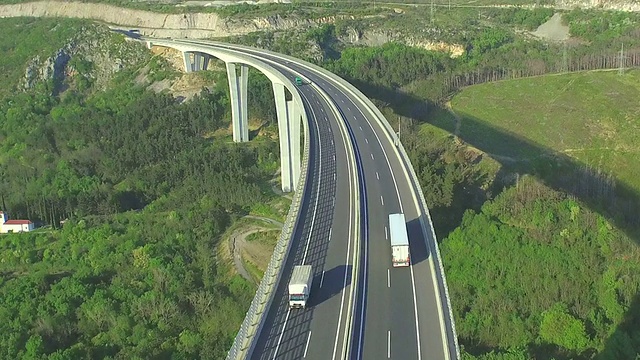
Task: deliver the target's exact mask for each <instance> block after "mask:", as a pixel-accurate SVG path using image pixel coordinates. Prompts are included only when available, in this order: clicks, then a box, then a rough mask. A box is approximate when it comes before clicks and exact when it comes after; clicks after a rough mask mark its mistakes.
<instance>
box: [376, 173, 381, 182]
mask: <svg viewBox="0 0 640 360" xmlns="http://www.w3.org/2000/svg"><path fill="white" fill-rule="evenodd" d="M376 179H378V180H380V174H378V172H377V171H376Z"/></svg>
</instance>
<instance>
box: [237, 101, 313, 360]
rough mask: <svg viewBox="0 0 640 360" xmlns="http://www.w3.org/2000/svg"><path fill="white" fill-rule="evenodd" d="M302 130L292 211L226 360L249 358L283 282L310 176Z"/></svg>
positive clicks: (306, 133) (307, 143) (306, 139)
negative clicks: (300, 157)
mask: <svg viewBox="0 0 640 360" xmlns="http://www.w3.org/2000/svg"><path fill="white" fill-rule="evenodd" d="M305 111H306V110H305ZM303 127H304V150H303V155H302V162H301V169H300V180H299V181H298V184H297V186H296V190H295V192H294V194H293V200H292V201H291V207H290V208H289V213H288V214H287V218H286V220H285V222H284V225H283V226H282V231H281V232H280V238H279V239H278V242H277V243H276V246H275V248H274V249H273V255H271V260H270V261H269V265H268V266H267V269H266V271H265V272H264V276H263V277H262V280H261V281H260V285H258V289H257V290H256V295H255V296H254V297H253V300H252V301H251V306H249V310H248V311H247V314H246V316H245V318H244V321H243V322H242V325H240V330H239V331H238V334H237V335H236V338H235V340H234V341H233V345H232V346H231V349H230V350H229V353H228V354H227V360H240V359H245V358H247V356H249V355H250V354H251V352H252V350H253V347H254V346H255V343H256V341H255V340H256V335H257V334H259V333H260V330H261V329H262V325H263V324H264V321H265V318H266V312H267V311H268V310H269V307H270V306H271V303H272V302H273V297H274V295H275V291H276V288H277V286H278V283H279V282H280V279H281V278H282V272H283V271H284V267H283V263H284V262H285V261H286V259H287V254H288V253H289V250H290V248H291V240H292V237H293V234H294V231H295V229H296V227H297V224H298V221H299V214H300V207H301V205H302V199H303V195H304V194H303V193H304V189H305V186H306V183H307V175H308V172H309V148H310V139H309V126H308V124H306V123H305V124H304V126H303Z"/></svg>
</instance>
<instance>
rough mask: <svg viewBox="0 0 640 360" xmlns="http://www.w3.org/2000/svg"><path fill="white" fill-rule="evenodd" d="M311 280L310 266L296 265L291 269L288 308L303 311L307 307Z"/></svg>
mask: <svg viewBox="0 0 640 360" xmlns="http://www.w3.org/2000/svg"><path fill="white" fill-rule="evenodd" d="M312 280H313V271H312V268H311V265H298V266H294V267H293V273H292V274H291V281H289V307H290V308H292V309H293V308H303V309H304V308H305V307H306V306H307V300H308V299H309V293H310V292H311V281H312Z"/></svg>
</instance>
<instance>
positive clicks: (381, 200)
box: [380, 195, 384, 206]
mask: <svg viewBox="0 0 640 360" xmlns="http://www.w3.org/2000/svg"><path fill="white" fill-rule="evenodd" d="M380 203H381V204H382V206H384V198H383V197H382V195H380Z"/></svg>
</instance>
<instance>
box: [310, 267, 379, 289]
mask: <svg viewBox="0 0 640 360" xmlns="http://www.w3.org/2000/svg"><path fill="white" fill-rule="evenodd" d="M322 275H323V276H324V272H323V273H322ZM320 284H322V282H320ZM320 286H322V285H320ZM387 287H388V288H390V287H391V271H389V268H387Z"/></svg>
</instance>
